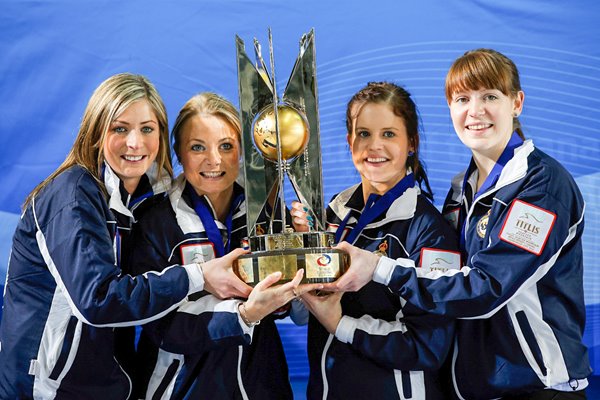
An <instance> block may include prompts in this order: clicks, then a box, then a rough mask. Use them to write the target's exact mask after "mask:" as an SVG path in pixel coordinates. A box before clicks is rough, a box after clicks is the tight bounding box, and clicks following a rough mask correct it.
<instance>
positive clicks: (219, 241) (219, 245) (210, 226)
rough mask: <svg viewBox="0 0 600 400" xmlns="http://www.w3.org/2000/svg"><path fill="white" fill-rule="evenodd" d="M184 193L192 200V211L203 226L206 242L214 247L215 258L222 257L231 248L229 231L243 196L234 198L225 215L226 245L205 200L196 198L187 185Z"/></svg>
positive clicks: (241, 194) (187, 184)
mask: <svg viewBox="0 0 600 400" xmlns="http://www.w3.org/2000/svg"><path fill="white" fill-rule="evenodd" d="M185 191H186V192H187V193H188V194H189V195H190V197H191V198H192V204H193V206H194V211H196V214H197V215H198V217H199V218H200V221H202V225H204V230H205V231H206V235H207V236H208V240H209V241H211V242H212V243H213V244H214V245H215V251H216V253H217V254H216V256H217V257H223V256H224V255H225V254H227V253H229V251H230V248H231V240H230V238H231V229H232V225H233V212H234V211H235V210H236V209H237V208H238V207H239V205H240V204H241V203H242V201H244V194H243V193H240V194H239V195H238V196H237V197H236V198H234V199H233V201H232V202H231V207H229V212H228V213H227V218H226V219H225V227H226V228H227V241H226V244H225V245H224V244H223V237H222V236H221V231H220V230H219V227H218V226H217V223H216V222H215V217H213V214H212V213H211V211H210V209H209V208H208V206H207V204H206V200H203V199H202V197H200V196H198V194H197V193H196V191H195V190H194V188H192V186H191V185H190V184H189V183H186V185H185Z"/></svg>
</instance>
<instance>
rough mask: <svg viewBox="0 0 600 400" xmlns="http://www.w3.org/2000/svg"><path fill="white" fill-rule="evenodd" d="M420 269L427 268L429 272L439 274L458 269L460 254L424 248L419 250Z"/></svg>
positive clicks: (459, 266)
mask: <svg viewBox="0 0 600 400" xmlns="http://www.w3.org/2000/svg"><path fill="white" fill-rule="evenodd" d="M421 268H429V269H430V270H437V271H441V272H445V271H448V270H450V269H460V268H461V265H460V253H459V252H457V251H450V250H440V249H431V248H428V247H424V248H422V249H421Z"/></svg>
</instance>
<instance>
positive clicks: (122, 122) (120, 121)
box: [111, 118, 158, 125]
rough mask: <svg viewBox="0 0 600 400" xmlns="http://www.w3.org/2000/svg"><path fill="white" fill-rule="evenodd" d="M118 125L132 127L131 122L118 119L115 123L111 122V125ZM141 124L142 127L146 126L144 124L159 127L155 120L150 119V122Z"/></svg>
mask: <svg viewBox="0 0 600 400" xmlns="http://www.w3.org/2000/svg"><path fill="white" fill-rule="evenodd" d="M117 123H118V124H123V125H131V124H130V123H129V122H127V121H123V120H120V119H118V118H117V119H115V120H113V122H111V124H117ZM140 124H141V125H144V124H155V125H158V122H156V121H155V120H153V119H149V120H148V121H142V122H140Z"/></svg>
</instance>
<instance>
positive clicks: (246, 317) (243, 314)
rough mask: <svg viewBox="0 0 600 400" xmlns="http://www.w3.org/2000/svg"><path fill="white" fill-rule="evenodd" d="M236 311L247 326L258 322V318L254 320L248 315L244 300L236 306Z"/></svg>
mask: <svg viewBox="0 0 600 400" xmlns="http://www.w3.org/2000/svg"><path fill="white" fill-rule="evenodd" d="M238 312H239V313H240V317H241V318H242V321H244V323H245V324H246V325H247V326H248V327H250V328H251V327H253V326H256V325H258V324H260V319H257V320H254V319H253V318H252V316H249V315H248V310H247V309H246V302H242V303H240V304H239V306H238Z"/></svg>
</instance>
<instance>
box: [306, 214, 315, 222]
mask: <svg viewBox="0 0 600 400" xmlns="http://www.w3.org/2000/svg"><path fill="white" fill-rule="evenodd" d="M306 219H307V220H309V221H314V218H313V217H312V215H307V216H306Z"/></svg>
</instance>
